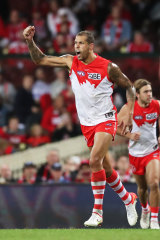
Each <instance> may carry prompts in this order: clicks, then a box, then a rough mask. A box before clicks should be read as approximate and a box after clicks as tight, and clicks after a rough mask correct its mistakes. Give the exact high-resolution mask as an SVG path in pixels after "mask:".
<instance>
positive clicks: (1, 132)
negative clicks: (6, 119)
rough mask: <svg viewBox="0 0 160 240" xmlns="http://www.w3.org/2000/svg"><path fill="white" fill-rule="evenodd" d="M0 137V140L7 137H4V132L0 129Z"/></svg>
mask: <svg viewBox="0 0 160 240" xmlns="http://www.w3.org/2000/svg"><path fill="white" fill-rule="evenodd" d="M0 137H1V138H6V137H7V135H6V132H4V131H3V128H1V127H0Z"/></svg>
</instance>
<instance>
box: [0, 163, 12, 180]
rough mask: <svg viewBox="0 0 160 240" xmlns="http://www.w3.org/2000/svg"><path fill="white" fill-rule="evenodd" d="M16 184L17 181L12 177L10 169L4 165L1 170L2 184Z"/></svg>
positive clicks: (0, 178)
mask: <svg viewBox="0 0 160 240" xmlns="http://www.w3.org/2000/svg"><path fill="white" fill-rule="evenodd" d="M10 183H15V179H14V178H13V177H12V171H11V169H10V167H9V166H8V165H6V164H3V165H2V166H1V168H0V184H10Z"/></svg>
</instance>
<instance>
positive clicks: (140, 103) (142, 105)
mask: <svg viewBox="0 0 160 240" xmlns="http://www.w3.org/2000/svg"><path fill="white" fill-rule="evenodd" d="M138 104H139V106H140V107H143V108H146V107H148V106H149V103H144V102H142V101H141V100H140V99H138Z"/></svg>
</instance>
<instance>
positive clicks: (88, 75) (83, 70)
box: [23, 26, 137, 227]
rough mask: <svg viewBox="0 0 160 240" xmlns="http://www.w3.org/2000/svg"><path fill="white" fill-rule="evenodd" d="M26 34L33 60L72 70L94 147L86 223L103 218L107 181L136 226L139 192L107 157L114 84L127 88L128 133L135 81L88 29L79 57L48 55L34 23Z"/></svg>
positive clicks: (79, 39) (78, 44)
mask: <svg viewBox="0 0 160 240" xmlns="http://www.w3.org/2000/svg"><path fill="white" fill-rule="evenodd" d="M23 34H24V37H25V39H26V41H27V44H28V47H29V51H30V55H31V57H32V60H33V61H34V62H35V63H36V64H39V65H44V66H45V65H47V66H53V67H66V68H68V70H69V71H70V79H71V83H72V88H73V91H74V93H75V100H76V108H77V113H78V116H79V119H80V123H81V128H82V133H83V135H84V136H85V139H86V141H87V145H88V147H89V148H90V149H91V154H90V167H91V170H92V179H91V184H92V189H93V194H94V199H95V202H94V208H93V212H92V215H91V217H90V218H89V220H88V221H86V222H85V223H84V224H85V226H95V227H96V226H98V225H100V224H101V223H102V221H103V217H102V216H103V211H102V206H103V196H104V190H105V185H106V181H107V182H108V183H109V185H110V186H111V187H112V188H113V189H114V190H115V192H117V194H118V195H119V196H120V197H121V199H122V201H123V202H124V203H125V205H126V209H127V217H128V221H129V224H130V225H131V226H133V225H135V224H136V221H137V213H136V210H135V204H136V195H135V194H133V193H131V194H130V193H128V192H127V191H126V190H125V188H124V186H123V185H122V183H121V181H120V179H119V176H118V174H117V173H116V171H114V170H113V169H112V167H111V165H110V163H109V161H108V160H107V159H106V158H105V156H106V153H107V151H108V147H109V145H110V144H111V141H112V138H113V137H114V135H115V133H116V128H117V114H116V108H115V106H114V105H113V102H112V93H113V85H114V83H116V84H117V85H119V86H121V87H123V88H126V90H127V100H128V105H127V112H126V114H125V116H123V118H122V119H121V126H122V132H125V130H126V127H129V129H131V127H132V113H133V108H134V102H135V91H134V89H133V87H132V83H131V82H130V81H129V79H128V78H127V77H126V76H125V75H124V74H123V73H122V72H121V71H120V69H119V67H118V66H117V65H115V64H113V63H111V62H110V61H108V60H106V59H104V58H102V57H100V56H98V55H97V54H95V53H94V51H93V48H94V37H93V35H92V34H91V33H90V32H88V31H82V32H80V33H78V34H77V35H76V38H75V52H76V56H74V57H73V56H71V55H64V56H61V57H55V56H46V55H44V54H43V53H42V52H41V50H40V49H39V48H38V47H37V46H36V44H35V42H34V41H33V36H34V34H35V28H34V26H29V27H27V28H26V29H25V30H24V33H23ZM103 165H104V166H103ZM104 167H105V170H104ZM105 171H106V173H105Z"/></svg>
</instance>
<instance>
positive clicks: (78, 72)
mask: <svg viewBox="0 0 160 240" xmlns="http://www.w3.org/2000/svg"><path fill="white" fill-rule="evenodd" d="M77 74H78V75H79V76H82V77H84V76H85V72H83V71H77Z"/></svg>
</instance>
